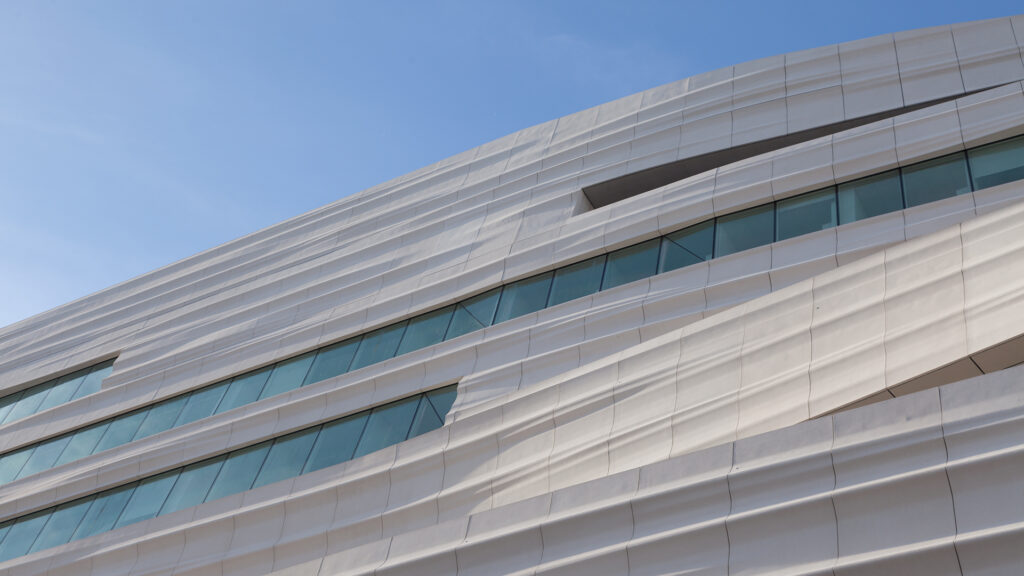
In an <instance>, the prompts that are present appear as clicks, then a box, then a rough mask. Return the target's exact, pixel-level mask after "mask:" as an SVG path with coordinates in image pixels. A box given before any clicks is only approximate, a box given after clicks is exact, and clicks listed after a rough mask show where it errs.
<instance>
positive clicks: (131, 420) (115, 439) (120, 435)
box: [93, 410, 148, 454]
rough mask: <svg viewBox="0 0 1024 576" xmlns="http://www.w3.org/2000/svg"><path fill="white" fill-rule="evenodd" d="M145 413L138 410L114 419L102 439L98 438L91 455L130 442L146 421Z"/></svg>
mask: <svg viewBox="0 0 1024 576" xmlns="http://www.w3.org/2000/svg"><path fill="white" fill-rule="evenodd" d="M147 413H148V412H147V411H146V410H139V411H138V412H133V413H131V414H125V415H123V416H118V417H117V418H114V419H113V420H112V421H111V422H110V425H109V426H107V431H106V433H105V434H104V435H103V438H100V441H99V443H98V444H97V445H96V448H95V450H93V453H94V454H95V453H97V452H102V451H104V450H108V449H110V448H113V447H114V446H120V445H122V444H127V443H128V442H131V441H132V438H134V437H135V432H137V431H138V429H139V425H141V424H142V421H143V420H145V419H146V415H147Z"/></svg>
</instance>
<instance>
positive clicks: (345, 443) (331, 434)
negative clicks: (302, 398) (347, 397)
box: [302, 412, 369, 473]
mask: <svg viewBox="0 0 1024 576" xmlns="http://www.w3.org/2000/svg"><path fill="white" fill-rule="evenodd" d="M368 416H369V413H368V412H362V413H360V414H353V415H352V416H348V417H346V418H342V419H341V420H335V421H334V422H330V423H328V424H324V425H323V427H322V428H321V429H320V435H319V436H317V438H316V443H315V444H313V450H312V451H311V452H310V454H309V459H308V460H307V461H306V466H305V467H304V468H303V470H302V471H303V473H306V472H312V471H314V470H319V469H321V468H326V467H328V466H334V465H335V464H340V463H341V462H345V461H346V460H351V459H352V454H353V453H355V451H356V444H358V443H359V437H360V436H361V435H362V434H363V428H364V427H365V426H366V420H367V417H368Z"/></svg>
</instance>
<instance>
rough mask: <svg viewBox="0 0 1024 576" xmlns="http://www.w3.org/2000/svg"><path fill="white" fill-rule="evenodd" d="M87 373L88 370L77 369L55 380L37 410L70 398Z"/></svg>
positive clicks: (50, 406)
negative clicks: (55, 382)
mask: <svg viewBox="0 0 1024 576" xmlns="http://www.w3.org/2000/svg"><path fill="white" fill-rule="evenodd" d="M88 374H89V370H88V369H86V370H79V371H78V372H75V373H74V374H69V375H67V376H65V377H63V378H60V379H58V380H57V384H56V385H55V386H54V387H53V388H50V392H49V393H48V394H47V395H46V398H44V399H43V402H42V403H41V404H40V405H39V412H42V411H43V410H46V409H48V408H53V407H54V406H57V405H59V404H63V403H65V402H68V401H70V400H71V398H72V397H73V396H74V395H75V392H76V391H77V390H78V387H79V386H81V385H82V381H83V380H85V377H86V375H88Z"/></svg>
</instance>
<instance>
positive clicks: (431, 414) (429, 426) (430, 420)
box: [409, 400, 444, 438]
mask: <svg viewBox="0 0 1024 576" xmlns="http://www.w3.org/2000/svg"><path fill="white" fill-rule="evenodd" d="M441 426H444V420H443V419H441V417H440V416H438V415H437V411H435V410H434V407H433V406H432V405H431V404H430V402H428V401H426V400H422V401H420V405H419V408H417V409H416V415H415V416H413V418H412V426H411V427H410V428H409V438H412V437H414V436H419V435H420V434H426V433H427V432H430V431H431V430H437V429H438V428H440V427H441Z"/></svg>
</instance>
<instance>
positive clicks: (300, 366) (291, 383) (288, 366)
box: [260, 352, 316, 399]
mask: <svg viewBox="0 0 1024 576" xmlns="http://www.w3.org/2000/svg"><path fill="white" fill-rule="evenodd" d="M314 357H316V352H308V353H306V354H303V355H302V356H297V357H295V358H291V359H289V360H285V361H283V362H278V363H277V365H276V366H274V370H273V371H272V372H271V373H270V379H269V380H267V385H266V386H264V387H263V391H262V392H260V398H261V399H262V398H268V397H270V396H277V395H278V394H283V393H285V392H287V391H289V390H294V389H296V388H298V387H300V386H302V382H303V381H305V379H306V374H307V373H308V372H309V367H310V366H311V365H312V364H313V358H314Z"/></svg>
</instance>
